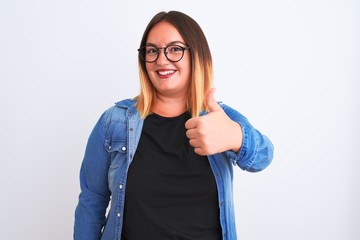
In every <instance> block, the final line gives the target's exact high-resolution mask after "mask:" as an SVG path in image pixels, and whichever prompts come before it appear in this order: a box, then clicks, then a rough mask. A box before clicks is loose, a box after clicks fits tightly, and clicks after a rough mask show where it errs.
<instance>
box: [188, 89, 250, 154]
mask: <svg viewBox="0 0 360 240" xmlns="http://www.w3.org/2000/svg"><path fill="white" fill-rule="evenodd" d="M214 93H215V89H214V88H212V89H210V90H209V92H208V93H207V95H206V101H207V104H208V107H209V113H208V114H207V115H204V116H200V117H194V118H190V119H189V120H188V121H187V122H186V123H185V128H186V129H187V131H186V136H187V137H188V138H189V142H190V145H191V146H193V147H194V151H195V153H197V154H199V155H212V154H215V153H220V152H223V151H226V150H232V151H234V152H237V151H239V149H240V147H241V144H242V138H243V137H242V130H241V127H240V125H239V124H238V123H236V122H234V121H232V120H231V119H230V118H229V117H228V116H227V115H226V113H225V112H224V110H223V109H222V108H221V107H220V106H219V104H218V103H217V102H216V100H215V98H214Z"/></svg>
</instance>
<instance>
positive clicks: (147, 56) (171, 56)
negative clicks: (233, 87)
mask: <svg viewBox="0 0 360 240" xmlns="http://www.w3.org/2000/svg"><path fill="white" fill-rule="evenodd" d="M160 49H164V54H165V57H166V58H167V59H168V60H169V61H170V62H179V61H180V60H181V59H182V58H183V56H184V52H185V51H186V50H189V49H190V47H182V46H179V45H169V46H166V47H162V48H158V47H155V46H145V47H141V48H139V49H138V51H139V54H140V57H141V59H142V60H143V61H145V62H147V63H152V62H155V61H156V60H157V59H158V58H159V55H160V52H161V51H160Z"/></svg>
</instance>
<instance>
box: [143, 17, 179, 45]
mask: <svg viewBox="0 0 360 240" xmlns="http://www.w3.org/2000/svg"><path fill="white" fill-rule="evenodd" d="M176 41H180V42H185V41H184V39H183V38H182V36H181V35H180V33H179V31H178V30H177V29H176V28H175V27H174V26H173V25H172V24H170V23H168V22H165V21H162V22H159V23H157V24H156V25H155V26H154V27H153V28H152V29H151V30H150V32H149V35H148V37H147V41H146V42H147V44H149V43H152V44H155V45H157V46H163V45H166V44H168V43H171V42H176Z"/></svg>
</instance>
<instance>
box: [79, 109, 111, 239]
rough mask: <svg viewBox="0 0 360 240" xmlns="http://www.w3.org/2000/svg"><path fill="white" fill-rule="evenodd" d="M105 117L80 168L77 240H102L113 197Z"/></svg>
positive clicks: (94, 134) (88, 144) (97, 126)
mask: <svg viewBox="0 0 360 240" xmlns="http://www.w3.org/2000/svg"><path fill="white" fill-rule="evenodd" d="M104 115H105V114H103V115H102V116H101V118H100V119H99V121H98V122H97V124H96V125H95V127H94V129H93V131H92V132H91V134H90V137H89V139H88V143H87V146H86V151H85V156H84V159H83V162H82V165H81V170H80V187H81V193H80V196H79V202H78V205H77V207H76V210H75V226H74V239H75V240H99V239H100V238H101V231H102V228H103V226H104V225H105V222H106V217H105V213H106V208H107V206H108V204H109V200H110V190H109V187H108V177H107V176H108V169H109V160H108V153H107V151H106V150H105V148H104V138H105V132H106V130H105V123H104Z"/></svg>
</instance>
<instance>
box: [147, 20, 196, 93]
mask: <svg viewBox="0 0 360 240" xmlns="http://www.w3.org/2000/svg"><path fill="white" fill-rule="evenodd" d="M173 44H176V45H179V46H182V47H187V45H186V43H185V41H184V39H183V38H182V37H181V35H180V33H179V32H178V31H177V30H176V28H175V27H174V26H173V25H171V24H170V23H168V22H159V23H157V24H156V25H155V26H154V27H153V28H152V29H151V30H150V32H149V35H148V38H147V43H146V45H152V46H155V47H158V48H164V47H167V46H169V45H173ZM190 62H191V60H190V52H189V51H188V50H185V51H184V56H183V58H182V59H181V60H180V61H178V62H171V61H169V60H168V59H167V58H166V56H165V54H164V49H160V54H159V57H158V59H157V60H156V61H155V62H152V63H146V70H147V72H148V75H149V77H150V80H151V82H152V84H153V85H154V87H155V89H156V90H157V93H158V94H160V95H162V96H165V97H187V92H188V89H189V84H190V79H191V63H190Z"/></svg>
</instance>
